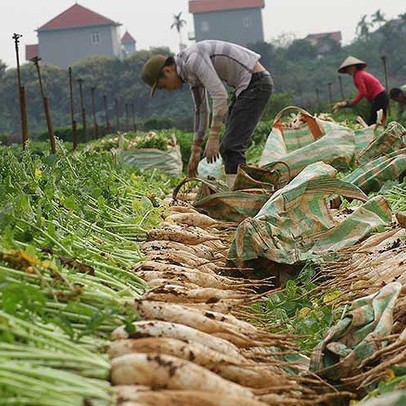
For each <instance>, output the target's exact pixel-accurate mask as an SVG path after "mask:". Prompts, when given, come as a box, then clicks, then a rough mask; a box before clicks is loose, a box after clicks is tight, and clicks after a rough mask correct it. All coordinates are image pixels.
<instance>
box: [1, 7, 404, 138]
mask: <svg viewBox="0 0 406 406" xmlns="http://www.w3.org/2000/svg"><path fill="white" fill-rule="evenodd" d="M360 23H361V25H365V26H366V27H367V31H368V35H366V31H365V29H364V34H365V35H360V36H359V38H357V40H355V41H354V42H353V43H352V44H350V45H346V46H344V47H342V48H340V46H339V45H338V44H337V46H336V47H334V46H332V45H333V44H330V43H328V44H327V45H328V48H329V49H330V51H329V52H327V53H326V54H323V56H322V57H315V49H314V47H312V45H311V44H310V43H309V41H307V40H304V39H295V40H289V41H278V40H275V41H274V42H272V43H266V42H258V43H255V44H250V45H249V47H250V48H252V49H253V50H254V51H256V52H258V53H260V54H261V56H262V58H261V63H262V64H263V65H264V66H265V67H266V68H267V69H268V70H269V71H270V72H271V74H272V76H273V79H274V83H275V91H274V94H273V96H272V98H271V102H270V104H269V106H268V108H267V112H266V114H265V119H266V120H268V119H272V118H273V117H274V115H275V114H276V113H277V112H278V111H280V110H281V108H283V107H285V106H286V105H287V104H294V105H298V106H300V107H303V108H305V109H307V110H309V111H310V112H311V113H315V112H320V111H324V112H326V111H329V110H330V108H331V106H330V90H331V97H332V100H331V101H332V102H336V101H338V100H341V99H343V98H344V99H348V98H351V97H353V96H354V95H355V93H356V89H355V87H354V84H353V82H352V80H351V78H350V77H347V76H346V75H339V74H338V73H337V67H338V66H339V64H340V63H341V62H342V60H343V59H344V58H345V57H346V56H348V55H355V56H357V57H359V58H361V59H364V60H366V61H367V63H368V71H370V72H371V73H373V74H374V75H376V76H377V77H378V78H379V79H380V80H381V81H382V83H385V82H384V81H385V78H384V71H383V65H382V58H381V57H382V56H383V55H385V56H386V61H387V72H388V86H389V87H393V86H397V85H399V84H403V83H404V82H406V42H405V41H404V40H403V39H404V35H405V32H406V21H405V19H404V18H399V19H397V20H392V21H386V19H385V18H384V16H383V15H382V13H379V12H377V13H375V14H374V15H372V16H364V21H363V22H360ZM325 41H327V42H328V39H327V38H326V39H325ZM157 53H161V54H168V55H170V54H171V52H170V50H169V49H168V48H156V49H152V50H148V51H147V50H141V51H138V52H135V53H134V54H133V55H131V56H129V57H128V58H125V59H124V60H120V59H117V58H106V57H99V56H97V57H90V58H87V59H84V60H82V61H80V62H78V63H76V64H75V65H73V66H72V79H73V98H74V100H73V101H74V113H75V117H76V120H77V122H78V123H79V122H80V119H81V118H80V116H79V115H80V113H81V109H80V97H79V85H78V82H77V81H78V79H83V95H84V107H85V110H86V113H87V118H88V120H87V121H88V127H89V128H90V127H91V126H92V123H91V112H92V103H91V94H90V93H91V92H90V89H91V88H92V87H94V88H95V109H96V114H97V118H98V123H99V126H100V123H101V122H103V123H104V120H105V118H106V117H105V116H106V113H107V118H108V119H109V120H110V123H111V124H112V125H113V127H114V128H113V130H114V131H117V130H122V128H119V127H120V126H121V127H122V123H123V122H125V121H126V120H127V118H128V117H126V108H125V106H126V105H127V108H128V107H129V106H130V105H131V106H132V107H133V110H134V119H135V121H136V122H137V123H139V127H140V128H141V129H142V130H144V131H148V130H150V129H153V130H160V129H167V128H171V127H176V128H179V129H182V130H184V131H193V103H192V98H191V95H190V91H189V89H188V86H183V88H182V89H181V90H178V91H176V92H165V91H158V92H157V94H156V95H155V96H154V97H153V98H150V94H149V88H148V86H146V85H145V83H143V82H142V80H141V78H140V73H141V69H142V67H143V64H144V63H145V62H146V60H147V59H148V58H149V57H150V56H152V55H153V54H157ZM41 71H42V76H43V83H44V86H45V93H46V95H47V96H48V97H49V101H50V106H51V117H52V121H53V126H54V128H55V129H58V128H68V127H69V126H70V95H69V80H68V72H66V71H65V70H62V69H59V68H56V67H53V66H45V65H41ZM21 73H22V81H23V85H24V87H25V90H26V99H27V108H28V129H29V132H30V133H31V134H35V133H38V132H41V131H44V130H45V129H46V121H45V116H44V111H43V104H42V99H41V94H40V91H39V85H38V78H37V74H36V71H35V67H34V66H33V65H32V64H31V63H27V64H23V65H22V68H21ZM339 76H340V78H341V84H342V87H341V86H340V82H339ZM0 77H1V78H2V80H1V81H0V134H18V133H19V132H20V127H21V126H20V116H19V102H18V97H17V89H16V70H15V69H5V67H4V65H1V64H0ZM329 84H330V85H329ZM104 97H105V98H106V100H107V103H106V104H107V111H105V107H104ZM348 112H349V110H348ZM356 112H357V114H360V113H358V111H357V110H356ZM349 114H350V113H349ZM365 114H366V113H364V112H361V115H362V116H363V118H364V119H366V118H367V117H366V115H365ZM119 123H121V124H119ZM89 131H90V130H89ZM89 134H91V133H90V132H89ZM58 136H59V137H60V138H61V139H66V140H69V132H65V131H61V134H59V135H58ZM5 139H6V141H7V142H8V137H5ZM80 139H81V138H80Z"/></svg>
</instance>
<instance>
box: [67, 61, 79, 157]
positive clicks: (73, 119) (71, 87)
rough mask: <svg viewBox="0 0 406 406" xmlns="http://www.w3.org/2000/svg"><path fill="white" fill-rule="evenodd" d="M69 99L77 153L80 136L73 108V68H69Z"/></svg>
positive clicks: (74, 148)
mask: <svg viewBox="0 0 406 406" xmlns="http://www.w3.org/2000/svg"><path fill="white" fill-rule="evenodd" d="M68 72H69V98H70V119H71V123H72V142H73V150H74V151H76V149H77V147H78V136H77V132H76V130H77V128H76V120H75V112H74V107H73V84H72V68H71V67H69V70H68Z"/></svg>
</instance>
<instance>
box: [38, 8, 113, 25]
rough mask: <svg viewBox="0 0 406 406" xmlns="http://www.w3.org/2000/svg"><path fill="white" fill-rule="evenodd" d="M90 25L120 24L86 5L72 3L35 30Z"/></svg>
mask: <svg viewBox="0 0 406 406" xmlns="http://www.w3.org/2000/svg"><path fill="white" fill-rule="evenodd" d="M92 25H120V24H118V23H116V22H114V21H113V20H110V19H109V18H106V17H103V16H102V15H100V14H97V13H95V12H94V11H92V10H89V9H88V8H86V7H83V6H80V5H79V4H77V3H76V4H74V5H73V6H72V7H70V8H68V9H67V10H65V11H64V12H62V13H61V14H59V15H57V16H56V17H55V18H53V19H52V20H50V21H48V22H47V23H46V24H44V25H43V26H42V27H40V28H38V30H37V31H46V30H57V29H61V28H71V27H84V26H92Z"/></svg>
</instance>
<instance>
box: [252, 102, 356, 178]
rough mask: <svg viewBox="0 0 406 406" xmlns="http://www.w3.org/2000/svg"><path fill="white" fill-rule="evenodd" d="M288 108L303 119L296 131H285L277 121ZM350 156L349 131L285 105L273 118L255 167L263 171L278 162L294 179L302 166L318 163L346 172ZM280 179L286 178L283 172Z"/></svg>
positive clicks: (352, 145) (352, 148) (351, 141)
mask: <svg viewBox="0 0 406 406" xmlns="http://www.w3.org/2000/svg"><path fill="white" fill-rule="evenodd" d="M292 109H296V110H298V111H299V112H300V115H301V117H302V119H303V120H304V123H305V124H302V127H300V128H293V129H292V128H289V127H287V128H285V126H284V124H283V123H282V121H281V117H282V115H283V114H284V113H285V112H287V111H288V110H292ZM354 153H355V139H354V131H353V130H351V129H350V128H347V127H344V126H341V125H339V124H337V123H332V122H327V121H323V120H320V119H317V118H315V117H314V116H312V115H311V114H309V113H308V112H307V111H305V110H303V109H301V108H300V107H295V106H289V107H286V108H285V109H283V110H281V111H280V112H279V114H278V115H277V116H276V117H275V120H274V123H273V126H272V130H271V132H270V134H269V136H268V139H267V141H266V143H265V147H264V150H263V152H262V155H261V158H260V161H259V166H261V167H264V168H267V167H269V166H272V165H274V164H275V163H276V162H278V161H279V162H280V161H282V162H284V163H285V164H286V167H288V168H289V169H290V175H291V176H296V175H297V174H298V173H299V172H301V171H302V170H303V169H304V168H306V166H308V165H310V164H313V163H315V162H318V161H322V162H324V163H327V164H330V165H331V166H333V167H334V168H336V169H338V170H347V169H348V168H349V166H350V164H351V162H352V161H353V159H354ZM281 170H283V168H282V167H281ZM285 171H286V169H285ZM283 176H286V177H288V175H287V173H286V172H285V173H284V175H283Z"/></svg>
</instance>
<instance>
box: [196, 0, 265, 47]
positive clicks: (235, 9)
mask: <svg viewBox="0 0 406 406" xmlns="http://www.w3.org/2000/svg"><path fill="white" fill-rule="evenodd" d="M264 7H265V1H264V0H191V1H189V12H190V13H192V14H193V22H194V29H195V32H194V39H195V40H196V41H201V40H205V39H219V40H223V41H230V42H234V43H236V44H240V45H247V44H252V43H256V42H263V41H264V30H263V23H262V9H263V8H264Z"/></svg>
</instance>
